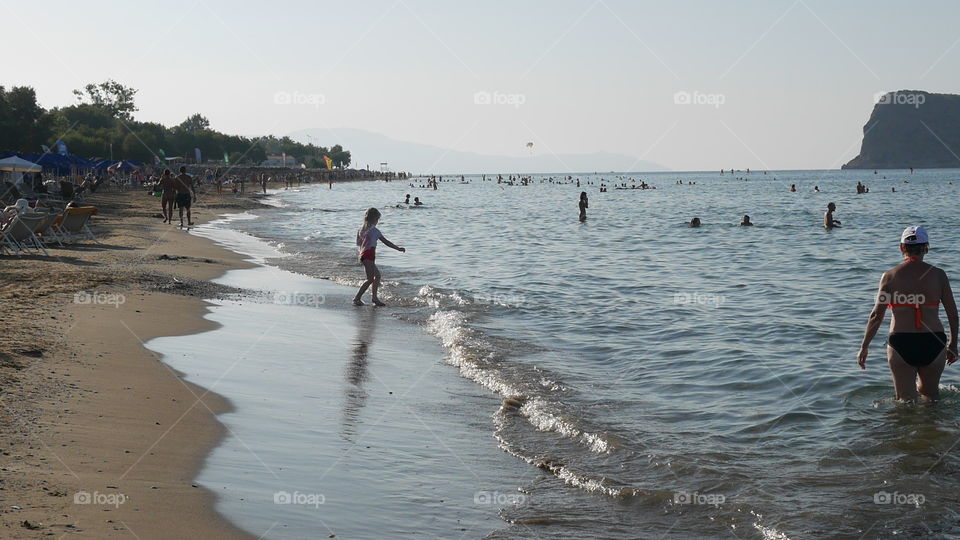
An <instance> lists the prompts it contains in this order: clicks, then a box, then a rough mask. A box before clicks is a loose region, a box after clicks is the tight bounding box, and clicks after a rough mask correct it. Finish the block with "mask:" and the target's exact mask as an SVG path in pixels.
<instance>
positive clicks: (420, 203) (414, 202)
mask: <svg viewBox="0 0 960 540" xmlns="http://www.w3.org/2000/svg"><path fill="white" fill-rule="evenodd" d="M413 205H414V206H422V205H423V203H422V202H420V197H414V198H413Z"/></svg>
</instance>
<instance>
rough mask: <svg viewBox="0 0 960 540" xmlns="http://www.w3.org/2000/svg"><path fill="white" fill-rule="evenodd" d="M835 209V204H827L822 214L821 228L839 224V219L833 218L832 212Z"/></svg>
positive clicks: (828, 228) (829, 227)
mask: <svg viewBox="0 0 960 540" xmlns="http://www.w3.org/2000/svg"><path fill="white" fill-rule="evenodd" d="M836 209H837V205H835V204H833V203H830V204H828V205H827V211H826V212H825V213H824V214H823V228H824V229H826V230H828V231H829V230H830V229H832V228H834V227H839V226H840V220H839V219H833V212H834V211H835V210H836Z"/></svg>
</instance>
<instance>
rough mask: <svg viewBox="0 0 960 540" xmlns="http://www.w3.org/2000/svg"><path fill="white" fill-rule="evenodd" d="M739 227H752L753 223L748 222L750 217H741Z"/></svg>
mask: <svg viewBox="0 0 960 540" xmlns="http://www.w3.org/2000/svg"><path fill="white" fill-rule="evenodd" d="M740 226H741V227H753V222H752V221H750V216H746V215H745V216H743V220H742V221H740Z"/></svg>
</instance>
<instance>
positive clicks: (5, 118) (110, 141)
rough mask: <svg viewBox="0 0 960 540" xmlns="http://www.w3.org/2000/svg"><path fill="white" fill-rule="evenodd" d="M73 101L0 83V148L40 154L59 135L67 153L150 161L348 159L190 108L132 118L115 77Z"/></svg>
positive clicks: (128, 98) (130, 103) (337, 151)
mask: <svg viewBox="0 0 960 540" xmlns="http://www.w3.org/2000/svg"><path fill="white" fill-rule="evenodd" d="M73 93H74V95H76V96H77V100H78V103H77V104H75V105H70V106H67V107H55V108H53V109H50V110H45V109H44V108H43V107H41V106H40V105H39V104H38V103H37V95H36V92H35V91H34V89H33V88H30V87H27V86H16V87H13V88H11V89H10V90H6V89H5V88H4V87H2V86H0V150H13V151H18V152H30V153H32V152H39V151H41V150H40V148H41V145H46V146H49V147H53V146H54V143H55V142H56V141H57V140H62V141H63V142H64V143H65V144H66V145H67V148H68V149H69V150H70V153H72V154H77V155H79V156H83V157H104V158H109V157H110V156H111V155H113V156H114V157H115V158H116V159H135V160H138V161H144V162H147V163H153V162H154V156H158V157H160V158H161V159H162V158H164V157H174V156H182V157H184V158H186V159H188V160H193V158H194V149H195V148H199V149H200V152H201V154H202V157H203V159H214V160H222V159H224V158H226V159H228V160H229V162H230V163H231V164H258V163H260V162H262V161H264V160H265V159H267V155H268V154H280V153H286V154H287V155H288V156H293V157H295V158H296V159H297V161H298V162H300V163H306V164H307V166H308V167H324V166H325V162H324V159H323V157H324V156H328V157H329V158H330V159H331V161H332V164H333V166H334V167H347V166H349V165H350V152H349V151H346V150H344V149H343V148H342V147H341V146H340V145H335V146H332V147H330V148H326V147H322V146H314V145H312V144H301V143H298V142H296V141H293V140H291V139H290V138H289V137H282V138H277V137H274V136H272V135H270V136H266V137H261V138H248V137H242V136H239V135H227V134H224V133H220V132H219V131H216V130H213V129H211V128H210V121H209V120H208V119H207V118H205V117H204V116H203V115H201V114H199V113H198V114H194V115H192V116H190V117H189V118H187V119H186V120H184V121H183V122H182V123H180V124H179V125H177V126H173V127H166V126H164V125H162V124H157V123H154V122H138V121H136V120H134V118H133V113H134V112H136V111H137V110H138V109H137V106H136V103H135V101H134V97H135V96H136V93H137V90H136V89H133V88H130V87H126V86H124V85H122V84H120V83H118V82H116V81H113V80H108V81H106V82H103V83H100V84H88V85H87V86H85V87H84V88H83V89H78V90H74V91H73Z"/></svg>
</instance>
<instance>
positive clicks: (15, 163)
mask: <svg viewBox="0 0 960 540" xmlns="http://www.w3.org/2000/svg"><path fill="white" fill-rule="evenodd" d="M42 170H43V167H41V166H39V165H37V164H36V163H33V162H32V161H27V160H25V159H23V158H21V157H17V156H10V157H8V158H5V159H0V171H4V172H9V173H10V176H11V178H12V179H13V183H14V184H20V183H22V182H23V173H25V172H26V173H38V172H40V171H42Z"/></svg>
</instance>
